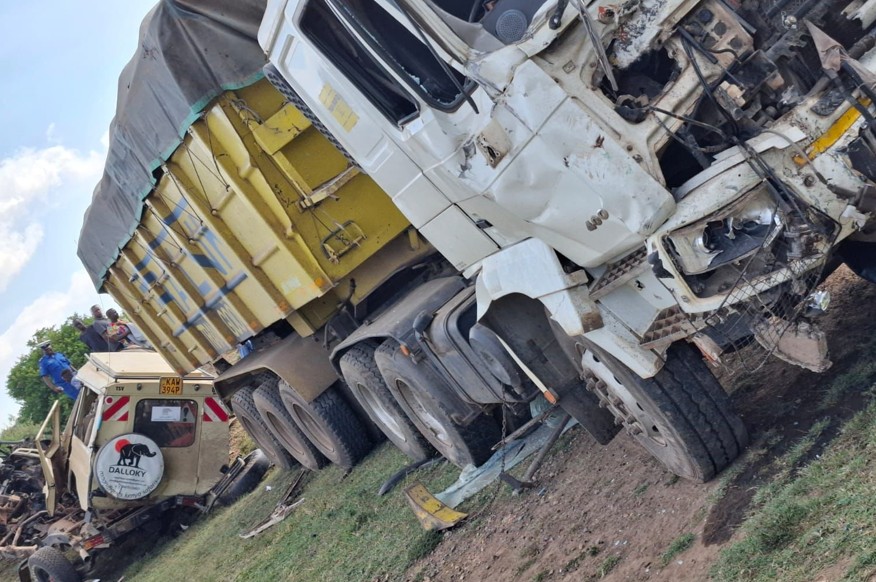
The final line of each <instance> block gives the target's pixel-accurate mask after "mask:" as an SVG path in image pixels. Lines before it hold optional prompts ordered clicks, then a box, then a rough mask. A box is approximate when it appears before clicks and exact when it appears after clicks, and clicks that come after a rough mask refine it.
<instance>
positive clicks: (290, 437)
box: [252, 382, 328, 471]
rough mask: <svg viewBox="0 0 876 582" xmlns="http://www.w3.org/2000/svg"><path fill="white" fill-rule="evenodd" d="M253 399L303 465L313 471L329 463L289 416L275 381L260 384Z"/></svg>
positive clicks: (270, 425)
mask: <svg viewBox="0 0 876 582" xmlns="http://www.w3.org/2000/svg"><path fill="white" fill-rule="evenodd" d="M252 399H253V402H254V403H255V407H256V410H258V411H259V414H260V415H261V416H262V419H263V420H264V421H265V424H266V425H267V426H268V429H269V430H270V431H271V432H272V433H273V434H274V436H275V437H276V438H277V440H278V441H280V444H281V445H283V447H284V448H285V449H286V450H287V451H288V452H289V454H290V455H292V456H293V457H295V459H296V460H297V461H298V462H299V463H301V465H302V466H304V467H307V468H308V469H310V470H311V471H318V470H319V469H321V468H322V467H325V466H326V464H327V463H328V461H327V460H326V458H325V457H324V456H322V453H320V452H319V450H318V449H317V448H316V447H315V446H313V443H311V442H310V440H309V439H308V438H307V436H306V435H305V434H304V433H303V432H301V429H300V428H298V425H297V424H295V420H293V419H292V417H291V416H289V413H288V412H287V411H286V407H285V406H283V401H282V400H281V399H280V392H279V390H278V389H277V385H276V384H275V383H274V382H265V383H263V384H262V385H261V386H259V387H258V388H257V389H256V391H255V392H254V393H253V395H252Z"/></svg>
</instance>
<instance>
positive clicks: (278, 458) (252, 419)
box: [231, 386, 295, 469]
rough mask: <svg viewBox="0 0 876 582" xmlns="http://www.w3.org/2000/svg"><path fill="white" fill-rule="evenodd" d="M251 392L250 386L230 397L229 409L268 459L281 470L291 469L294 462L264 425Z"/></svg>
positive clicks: (252, 390)
mask: <svg viewBox="0 0 876 582" xmlns="http://www.w3.org/2000/svg"><path fill="white" fill-rule="evenodd" d="M253 392H255V390H254V389H253V388H252V387H250V386H246V387H245V388H241V389H240V390H238V391H237V392H235V393H234V396H232V397H231V408H232V410H234V414H235V415H237V418H238V419H240V423H241V424H242V425H243V428H245V429H246V432H248V433H249V436H251V437H252V438H253V440H255V442H256V444H258V446H259V448H260V449H262V451H263V452H264V453H265V455H267V457H268V459H270V460H271V462H272V463H273V464H274V465H276V466H278V467H280V468H281V469H291V468H292V467H294V466H295V460H294V459H293V458H292V457H291V456H290V455H289V453H287V452H286V449H285V448H283V445H281V444H280V441H278V440H277V438H276V437H275V436H274V434H273V433H272V432H271V430H270V429H269V428H268V425H266V424H265V421H264V420H263V419H262V417H261V415H260V414H259V411H258V409H256V407H255V403H254V402H253Z"/></svg>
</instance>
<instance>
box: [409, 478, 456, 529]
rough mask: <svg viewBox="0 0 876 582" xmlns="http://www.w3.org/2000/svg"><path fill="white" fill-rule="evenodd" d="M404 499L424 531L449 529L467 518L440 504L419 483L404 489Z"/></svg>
mask: <svg viewBox="0 0 876 582" xmlns="http://www.w3.org/2000/svg"><path fill="white" fill-rule="evenodd" d="M405 499H407V500H408V505H410V506H411V509H412V510H413V511H414V514H415V515H416V516H417V519H418V520H419V521H420V524H421V525H422V526H423V529H426V530H431V531H441V530H445V529H449V528H451V527H453V526H455V525H456V524H457V523H459V522H460V521H462V520H463V519H465V518H466V517H468V514H467V513H462V512H459V511H456V510H453V509H451V508H449V507H447V506H446V505H444V504H443V503H441V501H439V500H438V499H437V498H436V497H435V496H434V495H432V494H431V493H429V490H428V489H426V487H425V485H423V484H422V483H420V482H419V481H417V482H416V483H414V484H413V485H411V486H410V487H407V488H406V489H405Z"/></svg>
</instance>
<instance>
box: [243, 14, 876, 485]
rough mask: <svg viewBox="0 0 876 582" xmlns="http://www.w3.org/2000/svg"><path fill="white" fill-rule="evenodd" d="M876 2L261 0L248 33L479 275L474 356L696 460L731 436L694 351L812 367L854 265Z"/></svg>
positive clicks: (470, 273)
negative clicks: (255, 26)
mask: <svg viewBox="0 0 876 582" xmlns="http://www.w3.org/2000/svg"><path fill="white" fill-rule="evenodd" d="M873 4H874V3H873V2H870V1H855V2H849V1H848V0H846V1H824V2H811V1H805V2H803V1H800V2H788V1H787V0H772V1H770V2H754V1H742V2H740V1H735V0H707V1H682V0H631V1H629V2H626V3H623V4H616V3H609V2H605V1H596V2H585V1H584V0H558V1H552V0H548V1H538V0H497V1H495V2H481V1H480V0H375V1H373V2H365V1H364V0H269V2H268V8H267V11H266V14H265V17H264V19H263V21H262V26H261V29H260V32H259V41H260V43H261V45H262V47H263V48H264V49H265V51H266V53H267V54H268V58H269V60H270V62H271V65H270V66H269V67H268V68H267V69H266V74H267V76H268V77H269V78H270V79H271V81H272V82H274V83H275V85H277V87H278V88H279V89H280V91H281V92H283V93H284V94H285V95H286V96H287V98H290V99H297V100H299V101H303V102H304V103H306V105H307V107H309V108H310V110H312V111H313V113H314V114H315V115H316V116H317V117H318V118H319V119H320V120H321V121H322V123H323V124H324V126H325V127H326V128H327V131H329V132H330V133H331V134H333V135H334V137H335V138H336V139H337V140H338V142H340V144H341V145H342V146H343V147H344V149H345V150H346V152H348V153H349V154H350V155H351V156H352V157H353V158H354V159H355V160H356V162H357V164H358V165H359V166H360V167H361V168H362V169H363V170H364V171H365V172H367V173H368V174H369V175H370V176H371V177H372V178H373V179H374V180H375V181H376V182H377V183H378V184H379V185H380V186H381V187H382V188H383V189H384V190H385V191H386V192H387V193H388V194H389V195H390V196H391V197H392V200H393V202H394V203H395V205H396V206H397V207H398V208H399V209H400V210H401V211H402V213H403V214H404V215H405V216H406V217H407V219H408V220H409V221H410V222H411V224H412V225H413V226H415V227H416V228H417V229H418V230H419V232H420V233H422V234H423V235H424V236H425V237H426V238H427V239H428V240H429V241H430V243H431V244H433V245H434V246H435V248H436V249H438V250H439V251H440V252H441V254H442V255H443V256H444V257H446V258H447V259H448V260H449V261H450V262H451V263H452V264H453V265H454V266H455V267H456V268H457V269H459V270H460V271H463V272H464V274H465V276H466V277H468V278H469V279H474V280H476V303H477V319H478V321H479V322H480V324H481V325H478V326H474V327H473V328H472V329H473V330H474V329H477V330H481V333H483V330H482V328H489V329H490V330H491V331H492V332H494V333H495V337H496V338H497V339H496V341H495V342H494V344H491V345H493V346H494V347H495V346H496V345H498V346H499V348H498V350H494V349H492V350H491V349H486V348H485V349H483V350H481V355H484V353H487V354H488V355H492V356H493V358H494V360H495V361H490V364H491V365H492V367H491V369H495V370H497V371H498V372H499V374H500V375H502V373H503V372H505V377H507V375H508V371H509V370H511V369H512V368H515V369H516V367H515V366H514V365H513V364H512V365H505V366H503V365H502V364H499V363H497V362H501V361H503V360H502V357H503V354H504V355H505V356H506V357H507V356H508V355H510V357H511V358H512V359H513V360H514V362H515V363H516V364H517V365H519V367H520V368H521V369H523V370H524V371H525V372H526V375H527V376H528V378H529V379H530V380H531V381H532V382H533V383H534V384H535V385H536V386H538V388H539V389H540V390H541V391H542V392H543V393H544V394H545V395H546V396H547V397H548V398H549V399H556V398H557V397H558V396H559V397H560V401H561V402H562V400H563V396H566V400H567V401H568V399H569V397H568V394H570V393H571V394H575V393H577V392H580V391H586V392H589V393H590V394H591V395H593V396H595V397H596V399H598V401H599V403H600V406H601V407H604V408H607V409H608V410H609V411H610V412H611V413H612V414H613V415H614V417H615V421H616V422H617V423H618V424H621V425H623V426H624V428H625V429H626V430H627V431H628V432H629V433H630V434H632V435H634V436H635V437H636V438H637V439H638V440H639V441H640V442H641V443H642V444H643V445H644V446H645V447H646V448H647V449H648V450H649V451H650V452H652V453H653V454H654V455H655V456H656V457H657V458H658V459H659V460H661V462H663V463H664V464H665V465H666V466H667V467H668V468H669V469H670V470H672V471H674V472H676V473H677V474H680V475H682V476H685V477H688V478H692V479H697V480H705V479H709V478H710V477H711V476H713V475H714V474H716V473H717V472H719V471H720V470H721V469H722V468H724V467H725V466H726V465H727V464H729V463H730V462H731V461H732V460H733V458H735V457H736V456H737V455H738V453H739V452H740V451H741V450H742V448H743V447H744V446H745V443H746V439H747V436H746V433H745V428H744V426H743V425H742V423H741V421H740V420H739V419H738V418H737V417H736V416H735V414H733V412H732V410H731V409H730V405H729V402H728V400H727V398H726V395H725V394H724V393H723V391H722V390H721V387H720V386H719V385H718V384H717V382H716V381H715V379H714V377H713V376H712V375H711V373H710V371H709V369H708V367H707V366H706V365H705V364H704V361H703V360H704V358H706V359H709V360H712V361H715V362H718V361H720V360H721V358H722V354H724V353H725V352H731V351H736V350H738V349H740V348H742V347H745V346H746V345H749V344H753V343H757V344H758V345H759V346H760V347H761V348H762V349H761V350H760V352H758V353H757V354H754V353H752V354H749V355H747V356H746V357H745V362H746V365H748V366H751V367H757V366H758V365H759V364H760V363H761V362H762V361H763V360H764V359H765V357H766V355H769V354H774V355H777V356H779V357H781V358H783V359H785V360H787V361H791V362H793V363H795V364H798V365H802V366H804V367H807V368H809V369H812V370H816V371H822V370H824V369H826V368H827V367H828V366H829V365H830V362H829V360H828V355H827V347H826V338H825V337H824V334H823V333H822V332H820V331H819V330H818V329H817V325H816V322H815V321H814V320H813V319H812V317H813V314H814V313H817V312H819V310H821V309H822V308H824V307H825V305H826V297H825V296H824V295H821V294H816V293H814V292H815V287H816V285H817V284H818V283H819V282H821V280H823V278H824V277H825V276H826V274H827V273H829V270H830V268H831V267H832V266H833V265H835V264H836V260H835V259H840V260H844V261H845V262H847V263H848V264H849V265H850V266H851V267H852V268H853V269H854V270H855V271H856V272H858V273H862V274H864V275H865V276H866V274H867V272H868V268H869V267H870V266H871V263H872V259H871V258H870V256H871V255H872V252H871V250H870V244H871V241H872V234H871V231H872V228H871V227H872V225H871V214H870V213H871V211H872V210H873V209H874V205H873V194H874V192H876V190H874V188H876V183H874V179H876V169H874V168H876V153H874V152H876V139H874V135H873V133H872V121H873V114H872V112H871V109H872V108H871V101H873V100H876V99H874V97H876V96H874V95H873V92H874V89H873V86H874V83H873V81H874V80H876V77H874V73H873V71H874V70H876V62H874V58H876V54H874V51H871V50H870V49H872V48H873V46H874V42H876V34H874V31H873V24H874V19H876V8H874V6H871V5H873ZM420 323H421V324H422V325H421V326H420V327H419V328H418V338H419V339H420V340H421V341H420V343H421V344H422V345H428V344H430V342H431V343H434V342H433V341H431V340H430V338H431V337H434V336H435V334H436V330H435V329H434V326H432V327H429V326H430V321H429V320H428V319H424V320H421V322H420ZM469 339H471V340H472V342H473V343H477V340H476V338H475V337H474V335H472V336H471V337H470V338H469ZM480 345H483V344H482V343H481V344H480ZM342 347H343V346H341V348H342ZM415 351H416V350H415ZM500 352H501V353H500ZM337 353H338V354H340V353H343V350H342V349H341V351H340V352H337ZM488 359H489V358H488ZM570 369H571V372H570ZM573 399H574V398H573ZM582 402H583V401H582ZM582 402H579V403H578V405H577V412H578V414H576V415H575V416H576V417H579V416H586V414H585V411H583V410H582V409H583V408H586V406H588V405H587V404H586V403H584V404H582ZM570 408H576V405H572V406H570ZM585 425H586V423H585Z"/></svg>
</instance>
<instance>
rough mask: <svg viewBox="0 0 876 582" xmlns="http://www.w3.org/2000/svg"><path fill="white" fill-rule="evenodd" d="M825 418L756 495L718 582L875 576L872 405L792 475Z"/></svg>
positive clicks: (875, 415)
mask: <svg viewBox="0 0 876 582" xmlns="http://www.w3.org/2000/svg"><path fill="white" fill-rule="evenodd" d="M826 426H827V419H825V420H824V421H820V422H819V423H816V425H814V426H813V427H812V429H811V430H810V431H809V433H808V434H807V435H806V436H805V437H804V438H803V439H801V441H800V442H799V443H797V444H796V445H795V446H794V447H792V448H791V449H790V450H789V451H788V453H787V454H786V455H785V457H784V459H782V463H783V465H784V469H783V470H782V471H781V472H780V474H779V475H777V478H776V479H775V480H774V481H773V482H772V483H771V484H769V485H768V486H767V487H765V488H763V490H762V491H760V492H759V493H758V495H756V497H755V502H757V503H760V504H762V505H761V507H759V508H758V509H757V510H756V511H755V512H754V513H753V515H752V516H751V517H750V518H749V519H748V521H747V522H746V523H745V525H744V526H743V533H744V537H743V539H742V540H741V541H739V542H737V543H735V544H733V545H732V546H730V547H729V548H727V549H725V550H724V551H723V552H722V553H721V555H720V557H719V559H718V562H717V563H716V564H715V565H714V567H713V568H712V572H711V573H712V576H713V578H715V579H716V580H728V581H729V580H734V581H735V580H751V581H760V580H763V581H767V580H783V581H787V582H795V581H800V582H802V581H806V580H814V579H817V578H818V573H819V572H821V571H822V570H824V569H826V568H828V567H831V566H835V565H836V564H846V563H847V564H849V566H848V567H847V568H846V572H845V573H844V574H843V576H844V578H843V580H846V581H849V582H851V581H857V580H866V579H868V578H869V577H870V576H871V575H872V574H873V573H874V572H876V472H874V469H876V404H871V405H870V406H869V407H868V408H867V409H866V410H864V411H863V412H860V413H859V414H858V415H856V416H855V417H854V418H853V419H852V420H851V421H849V422H848V423H847V424H846V426H845V427H844V429H843V431H842V434H841V435H840V436H839V437H838V438H837V439H836V440H835V441H834V442H833V443H832V444H831V446H830V447H829V449H828V450H827V451H826V452H825V453H824V454H823V455H822V456H821V457H820V458H818V459H816V460H815V461H814V462H812V463H810V464H809V465H807V466H805V467H803V468H801V469H799V470H798V471H796V472H791V471H789V470H788V469H789V468H791V467H794V466H795V464H796V463H797V462H799V461H800V459H801V458H802V457H803V456H804V455H805V454H806V453H807V452H808V451H809V450H810V449H811V446H812V445H813V444H814V442H815V440H816V439H817V438H818V435H819V434H820V433H821V431H823V430H824V428H825V427H826Z"/></svg>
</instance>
